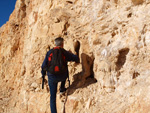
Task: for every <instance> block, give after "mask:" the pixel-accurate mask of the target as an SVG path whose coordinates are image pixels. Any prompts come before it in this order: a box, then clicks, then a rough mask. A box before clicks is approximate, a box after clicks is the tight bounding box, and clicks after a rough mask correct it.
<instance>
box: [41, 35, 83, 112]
mask: <svg viewBox="0 0 150 113" xmlns="http://www.w3.org/2000/svg"><path fill="white" fill-rule="evenodd" d="M55 45H56V47H54V48H53V49H51V50H49V51H48V52H47V54H46V57H45V59H44V61H43V64H42V71H41V73H42V77H43V76H45V75H46V72H47V75H48V85H49V89H50V108H51V113H57V109H56V93H57V85H58V82H61V85H60V89H59V90H60V93H63V92H65V91H66V88H65V82H66V79H67V77H69V73H68V65H67V62H68V61H75V62H77V63H79V48H80V43H79V41H77V42H76V43H75V45H74V46H75V47H74V48H75V51H76V55H75V54H73V53H71V52H69V51H66V50H65V49H64V48H63V45H64V39H63V38H61V37H58V38H56V39H55Z"/></svg>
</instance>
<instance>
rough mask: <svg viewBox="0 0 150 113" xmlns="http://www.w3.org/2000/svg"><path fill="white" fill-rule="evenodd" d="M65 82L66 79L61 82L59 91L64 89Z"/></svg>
mask: <svg viewBox="0 0 150 113" xmlns="http://www.w3.org/2000/svg"><path fill="white" fill-rule="evenodd" d="M65 83H66V80H65V81H62V82H61V85H60V92H64V91H66V88H65Z"/></svg>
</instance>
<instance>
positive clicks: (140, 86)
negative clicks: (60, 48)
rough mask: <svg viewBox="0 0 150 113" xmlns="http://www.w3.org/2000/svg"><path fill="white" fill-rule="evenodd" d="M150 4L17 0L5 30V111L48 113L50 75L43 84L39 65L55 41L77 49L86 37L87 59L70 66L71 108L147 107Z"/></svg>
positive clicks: (138, 0)
mask: <svg viewBox="0 0 150 113" xmlns="http://www.w3.org/2000/svg"><path fill="white" fill-rule="evenodd" d="M149 3H150V2H149V1H148V0H124V1H121V0H64V1H63V0H44V1H43V0H17V2H16V5H15V10H14V11H13V13H12V14H11V15H10V18H9V21H8V22H7V23H6V24H4V25H3V26H2V27H1V28H0V94H1V95H0V111H2V112H3V113H11V112H13V113H28V112H29V113H30V112H32V113H47V112H50V108H49V89H48V81H47V77H46V82H45V89H44V90H42V89H41V73H40V71H41V64H42V62H43V60H44V57H45V54H46V52H47V51H48V49H49V47H50V48H53V47H54V39H55V38H56V37H57V36H62V37H64V40H65V41H64V42H65V45H64V48H65V49H67V50H70V51H72V52H73V53H75V50H74V47H73V43H74V42H75V41H76V40H78V41H79V42H80V54H79V56H80V61H81V63H78V64H76V63H72V62H71V63H68V65H69V72H70V73H69V74H70V80H71V86H70V88H68V98H67V100H66V103H64V105H63V106H65V111H66V113H101V112H108V113H123V112H126V113H136V112H142V113H147V112H149V111H150V109H149V108H150V105H149V104H148V103H150V97H149V95H150V93H149V92H150V77H149V73H150V71H149V68H150V57H149V54H150V49H149V48H150V30H149V29H150V17H149V14H150V11H149V9H150V4H149ZM47 47H48V48H47ZM96 81H97V82H96ZM66 86H67V83H66ZM61 105H62V103H61V102H60V100H59V99H57V106H58V108H61ZM118 105H119V106H118ZM58 112H61V109H58Z"/></svg>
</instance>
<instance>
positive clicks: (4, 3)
mask: <svg viewBox="0 0 150 113" xmlns="http://www.w3.org/2000/svg"><path fill="white" fill-rule="evenodd" d="M16 1H17V0H0V27H1V26H2V25H3V24H5V23H6V22H7V21H8V20H9V16H10V14H11V13H12V12H13V10H14V9H15V4H16Z"/></svg>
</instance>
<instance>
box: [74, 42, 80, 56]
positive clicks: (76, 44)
mask: <svg viewBox="0 0 150 113" xmlns="http://www.w3.org/2000/svg"><path fill="white" fill-rule="evenodd" d="M73 46H74V50H75V52H76V54H77V55H78V56H79V49H80V42H79V41H78V40H77V41H75V42H74V44H73Z"/></svg>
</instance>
